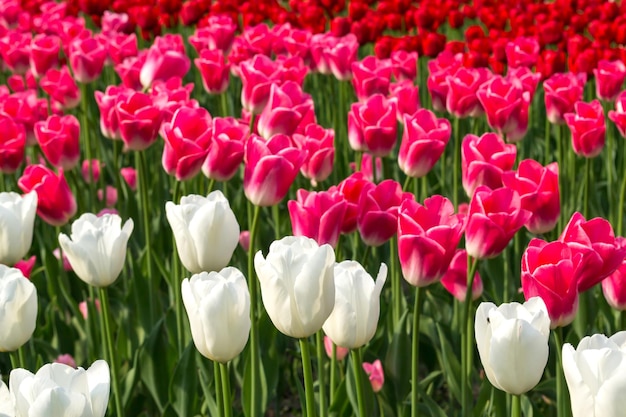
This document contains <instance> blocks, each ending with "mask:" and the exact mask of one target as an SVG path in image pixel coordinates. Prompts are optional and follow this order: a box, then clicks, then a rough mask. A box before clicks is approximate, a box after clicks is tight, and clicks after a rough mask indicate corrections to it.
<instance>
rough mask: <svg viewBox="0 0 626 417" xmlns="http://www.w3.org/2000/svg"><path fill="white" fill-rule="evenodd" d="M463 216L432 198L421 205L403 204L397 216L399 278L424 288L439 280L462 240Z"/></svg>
mask: <svg viewBox="0 0 626 417" xmlns="http://www.w3.org/2000/svg"><path fill="white" fill-rule="evenodd" d="M463 227H464V216H461V215H458V214H454V205H453V204H452V203H451V202H450V200H448V199H447V198H445V197H442V196H440V195H434V196H432V197H429V198H427V199H426V200H425V201H424V205H421V204H419V203H417V202H416V201H413V200H405V201H404V202H403V203H402V205H401V206H400V211H399V214H398V256H399V258H400V265H401V266H402V275H403V276H404V279H405V280H406V281H407V282H408V283H409V284H411V285H413V286H417V287H426V286H428V285H430V284H433V283H435V282H437V281H439V280H440V279H441V277H442V276H443V274H444V273H445V272H446V271H447V270H448V266H449V265H450V262H451V261H452V257H453V256H454V253H455V251H456V247H457V246H458V245H459V241H460V240H461V236H463Z"/></svg>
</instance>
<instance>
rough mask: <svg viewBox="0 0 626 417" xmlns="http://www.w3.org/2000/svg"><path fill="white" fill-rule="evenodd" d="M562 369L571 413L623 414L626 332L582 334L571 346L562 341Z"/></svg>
mask: <svg viewBox="0 0 626 417" xmlns="http://www.w3.org/2000/svg"><path fill="white" fill-rule="evenodd" d="M563 373H564V374H565V381H566V382H567V388H568V389H569V393H570V398H571V401H572V415H573V417H619V416H623V415H624V391H625V390H626V332H624V331H622V332H619V333H616V334H614V335H613V336H611V337H606V336H605V335H603V334H594V335H593V336H587V337H584V338H583V339H582V340H581V341H580V343H578V347H577V348H576V349H574V346H572V345H571V344H569V343H566V344H565V345H563Z"/></svg>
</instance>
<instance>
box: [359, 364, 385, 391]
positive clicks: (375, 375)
mask: <svg viewBox="0 0 626 417" xmlns="http://www.w3.org/2000/svg"><path fill="white" fill-rule="evenodd" d="M363 370H364V371H365V373H366V374H367V376H368V377H369V380H370V384H372V391H374V392H380V390H382V389H383V385H384V384H385V373H384V372H383V365H382V363H381V362H380V359H376V360H375V361H374V362H372V363H368V362H363Z"/></svg>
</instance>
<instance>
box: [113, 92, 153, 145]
mask: <svg viewBox="0 0 626 417" xmlns="http://www.w3.org/2000/svg"><path fill="white" fill-rule="evenodd" d="M115 107H116V113H117V118H118V122H119V131H120V136H121V138H122V141H123V142H124V145H125V148H126V149H127V150H132V151H142V150H144V149H147V148H148V147H149V146H150V145H152V144H153V143H154V142H155V141H156V139H157V136H158V132H159V127H160V126H161V120H162V117H163V115H162V112H161V109H160V108H159V107H158V106H157V105H156V104H155V103H154V99H153V98H152V97H150V96H149V95H148V94H144V93H139V92H135V93H131V94H130V95H128V96H122V97H120V98H119V99H118V100H117V101H116V105H115Z"/></svg>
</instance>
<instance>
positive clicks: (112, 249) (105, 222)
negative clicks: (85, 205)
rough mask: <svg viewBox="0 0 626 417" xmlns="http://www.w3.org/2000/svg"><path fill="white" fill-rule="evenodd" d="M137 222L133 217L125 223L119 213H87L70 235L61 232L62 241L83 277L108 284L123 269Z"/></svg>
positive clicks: (73, 227) (85, 280)
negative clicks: (129, 240) (97, 214)
mask: <svg viewBox="0 0 626 417" xmlns="http://www.w3.org/2000/svg"><path fill="white" fill-rule="evenodd" d="M133 226H134V224H133V219H128V220H126V222H125V223H124V226H123V227H122V219H121V218H120V216H118V215H115V214H105V215H103V216H102V217H97V216H96V215H95V214H91V213H85V214H83V215H82V216H80V217H79V218H78V220H76V221H75V222H74V223H72V233H71V235H70V237H68V236H67V235H65V234H63V233H61V234H60V235H59V245H61V249H62V250H63V252H64V253H65V254H66V255H67V259H68V261H69V263H70V264H71V265H72V269H73V270H74V272H75V273H76V275H78V277H79V278H80V279H82V280H83V281H84V282H86V283H87V284H89V285H93V286H94V287H99V288H102V287H108V286H109V285H111V284H113V283H114V282H115V280H116V279H117V277H118V276H119V274H120V272H122V268H123V267H124V261H125V260H126V246H127V243H128V238H129V237H130V234H131V233H132V231H133Z"/></svg>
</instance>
